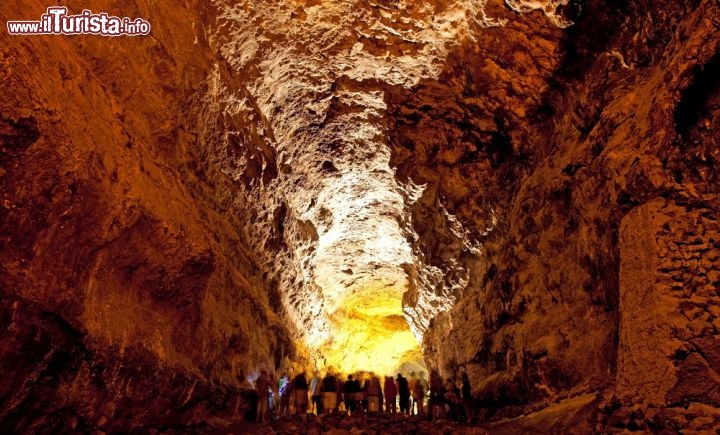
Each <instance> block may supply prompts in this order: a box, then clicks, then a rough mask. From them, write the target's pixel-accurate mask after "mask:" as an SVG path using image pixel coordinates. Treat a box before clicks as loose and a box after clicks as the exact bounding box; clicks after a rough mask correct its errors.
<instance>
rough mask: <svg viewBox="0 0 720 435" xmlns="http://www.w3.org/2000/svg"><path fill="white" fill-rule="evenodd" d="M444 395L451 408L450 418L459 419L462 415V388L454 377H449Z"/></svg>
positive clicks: (449, 408) (448, 406) (448, 407)
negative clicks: (454, 380) (456, 383)
mask: <svg viewBox="0 0 720 435" xmlns="http://www.w3.org/2000/svg"><path fill="white" fill-rule="evenodd" d="M444 397H445V404H446V405H447V409H448V410H449V411H448V418H449V419H452V420H455V421H458V420H459V417H460V415H459V414H460V389H459V388H458V387H457V385H455V382H453V379H452V378H447V381H446V383H445V395H444Z"/></svg>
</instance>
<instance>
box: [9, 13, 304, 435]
mask: <svg viewBox="0 0 720 435" xmlns="http://www.w3.org/2000/svg"><path fill="white" fill-rule="evenodd" d="M63 4H65V5H67V6H68V9H69V10H70V12H71V13H79V12H80V11H82V9H83V7H87V5H85V4H83V3H82V2H73V1H71V2H65V3H63ZM47 6H48V5H47V4H46V3H43V2H40V1H31V2H20V1H9V2H4V3H3V5H2V7H0V16H1V17H2V20H3V22H5V21H7V20H16V19H36V18H37V17H40V15H41V14H42V13H44V12H45V8H46V7H47ZM92 10H93V12H100V11H103V12H107V13H109V14H111V15H117V16H121V17H123V16H129V17H132V18H135V17H143V18H145V19H147V20H148V21H150V22H151V24H153V25H154V27H153V30H152V35H151V36H149V37H132V38H130V37H119V38H103V37H95V36H76V37H64V36H34V37H17V36H10V35H8V34H7V33H6V32H5V29H3V32H0V33H1V34H2V35H1V36H0V39H1V41H2V42H1V43H0V46H1V47H2V48H0V64H1V65H2V67H1V68H0V82H1V83H2V87H1V90H0V94H1V95H2V98H0V100H1V101H0V147H1V148H0V186H1V187H0V192H1V194H2V206H0V228H1V229H0V234H1V236H0V295H1V302H0V319H2V320H1V321H0V328H2V336H1V338H0V354H1V355H2V356H1V357H0V372H1V373H2V374H1V376H2V377H3V379H5V381H3V386H2V387H1V390H0V401H2V403H3V409H2V411H1V414H0V422H2V423H1V424H2V426H1V427H2V428H4V429H7V430H10V431H11V432H18V433H22V432H25V431H29V430H32V431H40V432H46V431H47V432H53V431H56V430H59V429H61V428H65V429H68V428H70V429H75V430H79V431H85V430H94V429H99V430H109V429H113V428H122V429H127V428H132V427H137V426H143V427H156V428H163V427H172V426H173V425H191V424H194V423H197V422H200V421H206V420H207V418H208V416H212V415H227V416H233V415H235V413H239V414H242V412H243V411H244V409H246V404H247V398H243V397H241V387H242V386H243V384H244V383H246V379H245V377H246V376H247V377H248V378H250V380H252V379H254V375H256V371H257V370H259V368H260V367H263V366H264V367H267V368H269V369H271V370H274V369H275V368H276V367H279V366H280V364H281V363H282V362H283V359H284V358H285V355H288V354H292V353H293V349H294V344H293V343H292V341H291V340H290V338H289V332H288V328H287V326H285V325H286V324H288V322H287V321H285V320H284V319H283V318H282V317H281V314H279V312H278V311H277V310H275V309H273V307H272V306H271V302H270V300H271V298H270V297H269V294H270V290H269V285H268V284H267V282H266V280H265V279H264V277H263V276H262V269H261V267H260V266H259V260H260V256H259V255H258V254H257V253H255V251H253V250H252V249H251V243H250V241H249V239H250V238H249V235H248V234H249V233H250V231H251V229H250V228H249V227H248V226H247V222H248V221H249V220H251V219H252V217H251V215H250V214H249V213H248V210H249V208H248V207H247V206H246V201H248V198H247V197H246V196H244V194H243V191H244V188H243V187H242V182H243V180H234V179H232V178H230V177H228V176H226V175H224V174H223V173H222V172H221V171H220V170H219V169H218V168H217V165H216V164H214V163H215V162H214V161H213V157H214V156H213V155H211V154H210V153H209V152H208V150H207V149H203V148H202V147H201V146H202V145H203V143H204V142H203V141H204V140H205V138H208V137H211V136H212V135H213V134H215V128H216V125H215V124H214V123H209V122H208V121H207V116H208V113H210V112H211V110H212V106H208V105H206V104H205V99H206V97H207V95H208V87H209V86H210V85H211V83H212V82H211V80H209V77H213V76H214V74H215V75H216V74H227V72H220V73H218V71H220V67H218V65H219V64H220V62H218V60H216V59H215V57H214V52H213V50H212V49H211V48H210V46H209V44H208V41H207V38H206V33H205V32H204V30H203V29H204V26H205V25H206V23H207V24H208V25H209V23H212V22H213V20H214V18H213V15H212V11H211V8H210V7H209V6H208V5H205V4H204V3H203V2H197V3H193V4H187V5H186V6H184V7H179V6H176V5H173V4H170V3H169V2H165V3H164V2H143V1H138V2H132V1H131V2H122V3H117V2H108V1H102V2H94V3H93V5H92ZM224 116H230V115H228V114H224ZM236 122H241V121H238V120H236ZM242 122H244V120H242ZM243 127H244V128H245V127H247V128H248V130H249V129H250V128H251V127H252V126H251V125H250V124H248V125H247V126H246V125H245V124H243ZM261 143H262V142H259V144H261ZM258 146H260V145H258ZM269 160H271V159H269ZM251 170H253V169H252V168H248V169H247V170H246V171H247V172H250V171H251ZM258 172H259V173H261V175H262V176H266V177H272V171H271V167H268V168H265V169H263V170H258ZM255 175H257V174H256V173H252V175H251V176H248V177H246V178H248V179H254V178H255ZM247 386H249V384H248V385H247ZM4 429H3V430H4Z"/></svg>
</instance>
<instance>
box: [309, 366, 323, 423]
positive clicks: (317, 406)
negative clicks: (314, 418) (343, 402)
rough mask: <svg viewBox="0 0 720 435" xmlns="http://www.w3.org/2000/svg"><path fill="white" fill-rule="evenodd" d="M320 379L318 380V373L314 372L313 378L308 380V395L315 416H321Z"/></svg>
mask: <svg viewBox="0 0 720 435" xmlns="http://www.w3.org/2000/svg"><path fill="white" fill-rule="evenodd" d="M321 387H322V379H320V373H319V372H318V371H317V370H316V371H315V373H314V374H313V378H312V379H311V380H310V394H311V395H312V397H311V398H312V405H313V408H314V411H315V413H316V414H318V415H320V414H322V400H321V397H322V396H321V391H320V389H321Z"/></svg>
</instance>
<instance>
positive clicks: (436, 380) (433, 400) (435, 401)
mask: <svg viewBox="0 0 720 435" xmlns="http://www.w3.org/2000/svg"><path fill="white" fill-rule="evenodd" d="M430 416H431V417H432V421H437V420H438V419H439V418H443V417H444V416H445V386H444V385H443V381H442V378H441V377H440V375H438V373H437V372H436V371H434V370H433V371H432V372H430Z"/></svg>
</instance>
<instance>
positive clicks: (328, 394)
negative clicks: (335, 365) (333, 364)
mask: <svg viewBox="0 0 720 435" xmlns="http://www.w3.org/2000/svg"><path fill="white" fill-rule="evenodd" d="M320 392H321V394H322V408H323V412H332V411H334V412H337V406H338V402H337V397H338V380H337V378H336V377H335V375H333V374H332V373H330V372H328V374H327V375H325V377H324V378H323V380H322V386H321V387H320Z"/></svg>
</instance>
